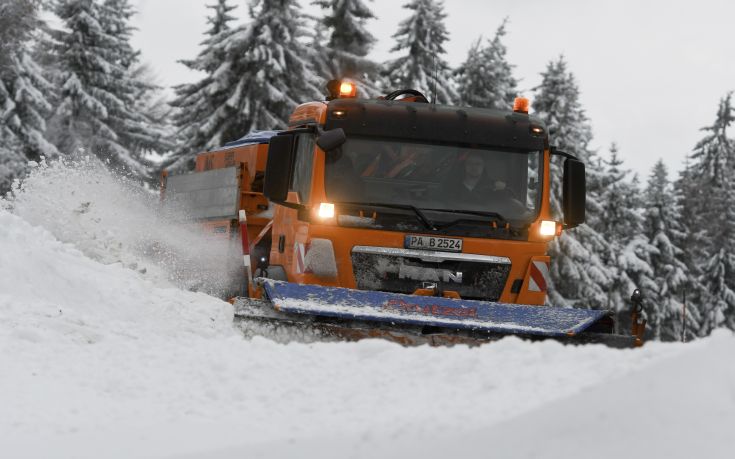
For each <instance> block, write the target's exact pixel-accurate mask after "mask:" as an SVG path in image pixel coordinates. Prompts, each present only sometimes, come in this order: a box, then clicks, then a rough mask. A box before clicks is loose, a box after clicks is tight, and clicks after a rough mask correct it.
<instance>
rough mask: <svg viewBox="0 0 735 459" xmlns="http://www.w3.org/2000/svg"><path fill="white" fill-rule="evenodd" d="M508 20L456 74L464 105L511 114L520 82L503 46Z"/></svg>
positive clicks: (472, 51) (471, 53)
mask: <svg viewBox="0 0 735 459" xmlns="http://www.w3.org/2000/svg"><path fill="white" fill-rule="evenodd" d="M507 23H508V21H507V19H506V20H504V21H503V23H502V24H501V25H500V27H498V30H497V31H496V32H495V37H494V38H493V39H492V41H489V42H488V43H487V44H484V43H483V40H482V39H478V40H477V41H476V42H475V43H474V44H473V45H472V47H471V48H470V51H469V53H468V55H467V60H466V61H465V62H464V64H462V65H461V66H460V67H459V68H458V69H457V70H456V71H455V75H456V77H457V92H459V97H460V99H459V100H460V104H461V105H466V106H470V107H484V108H495V109H501V110H509V109H510V107H512V106H513V99H515V97H516V95H517V89H516V86H517V85H518V82H517V81H516V79H515V78H514V77H513V66H512V65H510V64H509V63H508V60H507V59H506V54H507V50H506V47H505V44H504V43H503V37H504V36H505V33H506V32H505V27H506V25H507Z"/></svg>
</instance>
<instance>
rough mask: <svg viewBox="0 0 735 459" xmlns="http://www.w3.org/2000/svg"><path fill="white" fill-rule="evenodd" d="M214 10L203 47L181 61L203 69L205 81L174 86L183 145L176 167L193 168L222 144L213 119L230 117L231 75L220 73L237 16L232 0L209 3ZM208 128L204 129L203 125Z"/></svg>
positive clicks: (178, 124) (178, 150) (209, 20)
mask: <svg viewBox="0 0 735 459" xmlns="http://www.w3.org/2000/svg"><path fill="white" fill-rule="evenodd" d="M207 8H209V9H211V10H213V13H212V15H211V16H210V17H208V18H207V22H208V23H209V24H210V28H209V29H208V30H207V31H206V32H205V34H206V38H205V40H204V41H203V42H202V43H201V46H202V47H203V49H202V50H201V52H200V53H199V55H198V56H197V57H196V58H195V59H192V60H181V61H179V62H180V63H182V64H184V65H185V66H187V67H188V68H190V69H192V70H197V71H200V72H204V74H205V76H204V78H203V79H202V80H200V81H198V82H196V83H192V84H183V85H179V86H176V87H175V88H174V90H175V92H176V99H174V100H173V101H172V102H171V105H172V106H174V107H177V108H178V111H177V112H176V113H175V115H174V124H175V126H177V128H178V131H179V138H180V139H179V140H180V145H179V147H178V149H177V151H176V155H175V156H174V160H175V161H176V162H175V165H173V166H171V167H172V168H173V169H191V168H193V165H194V158H195V157H196V155H197V154H198V153H201V152H202V151H204V150H205V149H207V148H208V147H213V146H217V145H220V144H221V143H222V135H221V133H220V135H219V136H218V137H216V138H214V139H213V137H214V136H215V132H214V131H215V130H216V129H217V126H216V124H212V120H213V119H214V120H215V121H217V120H220V118H219V117H223V116H227V113H228V111H227V110H223V109H222V108H223V107H226V104H227V100H228V99H229V97H230V94H229V93H228V92H227V90H228V86H227V85H228V84H229V83H230V80H231V79H232V75H230V74H229V73H228V72H219V73H215V72H217V70H218V69H219V68H220V67H221V66H223V65H224V64H225V60H226V57H227V53H226V52H225V47H224V46H223V41H224V40H225V39H226V38H227V37H228V36H229V35H230V34H231V32H232V28H231V27H230V23H231V22H232V21H233V20H234V19H235V18H234V17H233V16H232V15H231V13H232V11H233V10H235V9H236V7H235V6H233V5H231V4H230V0H217V3H215V4H213V5H208V6H207ZM205 126H206V127H207V129H204V127H205ZM241 133H242V132H240V131H239V130H238V131H237V132H234V133H232V134H230V133H226V134H225V138H226V139H228V140H232V139H233V138H236V137H237V135H239V134H241Z"/></svg>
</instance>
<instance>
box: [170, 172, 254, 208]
mask: <svg viewBox="0 0 735 459" xmlns="http://www.w3.org/2000/svg"><path fill="white" fill-rule="evenodd" d="M239 182H240V169H239V167H228V168H225V169H214V170H210V171H205V172H194V173H191V174H185V175H172V176H169V177H167V178H166V202H167V203H169V204H173V205H175V206H181V208H182V209H183V210H184V211H186V212H187V213H188V215H189V216H190V217H191V218H195V219H200V218H235V217H236V216H237V211H238V208H239V204H240V203H239V199H240V183H239Z"/></svg>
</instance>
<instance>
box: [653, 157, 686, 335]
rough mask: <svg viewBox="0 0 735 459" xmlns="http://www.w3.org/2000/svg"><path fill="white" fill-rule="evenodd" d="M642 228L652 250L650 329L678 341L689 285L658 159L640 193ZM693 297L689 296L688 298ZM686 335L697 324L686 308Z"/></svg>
mask: <svg viewBox="0 0 735 459" xmlns="http://www.w3.org/2000/svg"><path fill="white" fill-rule="evenodd" d="M644 214H645V223H644V231H645V234H646V236H647V237H648V241H649V243H650V244H651V245H652V246H653V247H654V248H655V249H656V251H655V252H654V253H652V255H651V268H652V270H653V276H654V280H655V285H656V288H655V289H654V290H653V291H651V292H649V293H648V295H647V296H648V298H649V299H650V302H649V304H652V305H654V307H655V308H656V310H657V315H656V317H655V320H654V321H653V323H652V324H651V325H652V329H653V334H654V336H655V337H656V338H659V339H665V340H678V339H680V338H681V334H682V329H681V326H682V314H683V312H682V311H683V302H684V300H685V292H686V290H689V289H690V288H691V285H690V283H689V269H688V267H687V265H686V263H685V260H684V251H683V250H682V249H681V247H680V244H681V243H682V242H683V241H684V240H685V237H686V233H685V230H684V227H683V218H682V214H681V207H680V205H679V203H678V202H677V196H676V193H675V191H674V187H673V185H672V184H671V182H670V181H669V178H668V171H667V170H666V166H665V165H664V163H663V161H661V160H659V161H658V162H657V163H656V164H655V165H654V167H653V170H652V171H651V175H650V176H649V178H648V185H647V187H646V191H645V194H644ZM691 299H693V297H692V296H691V295H690V300H691ZM689 316H690V317H689V319H688V320H687V322H688V325H687V333H686V335H687V336H688V337H692V336H695V335H694V333H696V332H695V330H697V327H698V320H693V319H697V316H696V314H695V315H692V313H691V311H689Z"/></svg>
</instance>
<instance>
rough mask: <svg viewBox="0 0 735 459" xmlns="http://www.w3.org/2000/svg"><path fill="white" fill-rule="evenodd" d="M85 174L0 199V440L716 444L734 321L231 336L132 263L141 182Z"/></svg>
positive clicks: (503, 452)
mask: <svg viewBox="0 0 735 459" xmlns="http://www.w3.org/2000/svg"><path fill="white" fill-rule="evenodd" d="M51 171H52V172H49V170H48V168H47V169H45V170H40V171H39V173H38V174H39V175H37V176H35V177H37V178H38V177H42V176H43V174H49V173H52V178H53V177H56V178H55V180H62V179H63V177H64V173H62V172H63V169H59V170H58V171H57V172H53V168H51ZM56 173H58V175H56V176H53V174H56ZM74 173H75V172H74V170H73V168H72V170H71V171H69V169H68V168H67V172H66V174H67V176H73V174H74ZM79 173H80V174H81V172H79ZM47 177H48V176H47ZM87 179H88V176H86V175H81V176H79V177H76V178H75V179H74V180H81V183H78V186H79V189H75V186H77V185H75V183H77V182H75V181H72V180H70V181H69V183H66V184H64V186H65V187H68V188H67V191H65V192H63V193H56V194H54V193H53V192H52V190H54V189H56V188H55V187H50V188H48V189H47V190H45V191H44V190H43V189H42V188H36V189H35V190H36V191H34V192H31V191H30V190H31V187H32V185H31V183H32V181H31V182H28V183H27V184H26V185H25V186H24V187H22V188H21V190H20V192H19V194H18V195H17V196H18V198H17V199H16V200H14V201H11V202H9V203H7V204H6V207H11V208H12V209H13V210H12V212H13V213H11V212H10V211H8V210H3V209H0V349H2V352H0V368H1V369H2V370H1V371H0V407H2V413H3V415H2V416H0V445H2V451H3V456H4V457H13V458H24V457H29V458H30V457H32V458H42V457H54V458H72V457H74V458H98V457H105V458H130V457H149V458H192V459H194V458H205V457H206V458H221V459H224V458H235V457H237V458H240V457H325V458H330V457H335V458H336V457H340V458H341V457H365V458H367V457H376V456H379V455H381V456H385V457H396V456H404V457H405V456H409V457H411V456H423V457H426V458H432V457H447V456H449V457H452V456H458V455H470V454H472V455H477V454H481V455H483V456H486V455H493V454H496V453H497V456H498V457H562V456H563V457H588V456H589V455H590V453H591V452H593V454H594V455H595V456H596V457H603V458H604V457H610V458H613V457H614V458H618V457H620V456H621V451H625V452H630V451H633V452H639V453H640V455H641V456H643V455H646V456H650V457H656V456H660V455H661V454H659V453H664V452H665V453H666V455H667V457H685V456H696V455H698V454H699V453H701V452H703V451H706V452H707V453H708V457H729V454H728V452H729V451H728V449H729V441H728V438H727V436H726V434H727V430H728V426H729V427H731V426H732V425H733V424H734V422H735V416H734V413H735V363H734V362H733V359H732V355H733V352H735V337H733V335H732V333H729V332H724V331H723V332H720V333H718V334H716V336H713V337H712V338H709V339H706V340H701V341H698V342H695V343H691V344H688V345H682V344H660V343H650V344H648V345H646V346H645V347H644V348H643V349H637V350H623V351H620V350H613V349H608V348H605V347H602V346H599V345H592V346H584V347H571V346H570V347H565V346H562V345H561V344H559V343H556V342H552V341H549V342H541V343H528V342H523V341H520V340H519V339H516V338H507V339H504V340H502V341H500V342H497V343H493V344H490V345H486V346H483V347H480V348H472V349H470V348H467V347H464V346H457V347H453V348H439V349H434V348H428V347H418V348H402V347H400V346H397V345H394V344H390V343H386V342H382V341H365V342H361V343H335V344H327V343H320V344H308V345H307V344H298V343H294V344H289V345H281V344H276V343H274V342H272V341H269V340H266V339H263V338H259V337H256V338H253V339H251V340H246V339H243V338H242V337H241V336H240V335H239V333H237V332H235V331H234V330H233V328H232V323H231V319H232V308H231V306H230V305H229V304H228V303H225V302H223V301H220V300H217V299H215V298H213V297H211V296H207V295H205V294H203V293H192V292H188V291H184V290H180V289H179V288H176V287H175V286H172V285H171V282H170V278H169V276H168V275H161V276H158V275H151V271H152V270H148V271H146V272H145V273H142V272H140V271H141V270H140V266H141V265H140V264H138V266H137V267H133V266H132V265H131V260H132V262H133V263H139V260H141V259H143V260H145V258H144V257H143V258H139V257H141V255H140V254H141V253H142V252H139V251H138V250H137V249H136V248H135V247H136V241H138V240H139V239H137V238H138V237H139V236H136V235H137V234H142V233H139V232H138V230H137V229H135V228H134V227H135V225H136V223H138V224H141V225H142V224H143V223H144V220H145V218H144V216H146V215H150V214H149V213H148V212H149V211H150V209H149V208H148V206H146V205H140V203H141V202H142V203H145V202H148V201H147V199H148V198H147V197H146V195H145V194H141V195H135V194H134V193H129V194H127V197H126V198H122V197H120V198H119V199H120V202H118V207H117V209H118V210H110V209H106V207H105V206H107V205H108V204H109V202H110V201H109V200H110V199H118V197H117V196H118V191H119V189H117V188H115V187H117V186H118V185H115V184H114V183H112V182H105V180H101V182H102V183H97V182H95V181H94V180H92V179H89V180H88V181H86V180H87ZM31 180H33V177H32V179H31ZM38 180H39V182H43V180H41V179H40V178H39V179H38ZM42 185H43V184H42V183H38V184H37V185H33V186H38V187H42ZM98 186H99V187H101V188H96V187H98ZM87 187H89V190H93V191H92V192H87V191H84V190H85V189H87ZM24 190H25V191H24ZM94 190H97V191H96V192H95V191H94ZM111 190H112V191H113V197H110V196H107V195H106V193H110V192H111ZM35 193H46V194H45V199H46V200H48V201H49V202H50V204H44V203H43V201H44V195H40V196H37V195H35ZM82 195H84V197H82ZM75 199H78V200H79V201H80V202H90V204H89V206H88V208H89V209H99V210H98V211H97V212H98V213H97V214H96V215H97V217H95V218H91V217H87V215H88V214H89V213H83V214H81V215H77V214H75V213H74V209H75V208H77V207H76V205H77V201H75ZM55 207H57V208H56V209H55ZM121 209H122V210H121ZM90 212H91V210H90ZM115 212H119V213H120V214H119V215H117V216H116V215H115ZM138 212H139V213H140V216H137V214H136V213H138ZM138 218H139V220H136V219H138ZM116 219H117V220H116ZM31 222H33V223H31ZM143 232H144V231H143ZM154 235H155V233H154ZM161 236H162V235H161ZM109 241H115V242H114V243H112V244H109ZM121 244H122V246H121ZM120 247H122V249H121V248H120ZM156 269H158V270H160V273H163V274H165V273H166V269H165V265H161V267H159V268H156ZM685 433H688V434H689V436H688V437H686V438H684V437H685Z"/></svg>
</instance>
